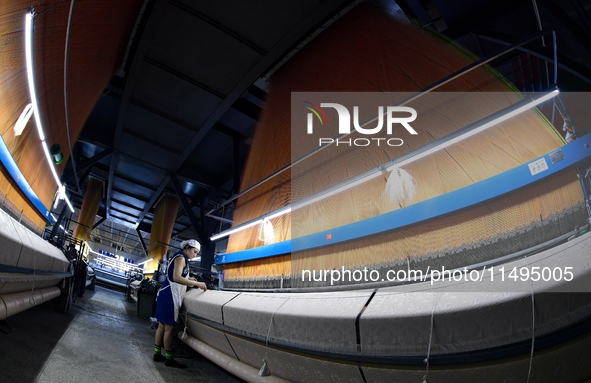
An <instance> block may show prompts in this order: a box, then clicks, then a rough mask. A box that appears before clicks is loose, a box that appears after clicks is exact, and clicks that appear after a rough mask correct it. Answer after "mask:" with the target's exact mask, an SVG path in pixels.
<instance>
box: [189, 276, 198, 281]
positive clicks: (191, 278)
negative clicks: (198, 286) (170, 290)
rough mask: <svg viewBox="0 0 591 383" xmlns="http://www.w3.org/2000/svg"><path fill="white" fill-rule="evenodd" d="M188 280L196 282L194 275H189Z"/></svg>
mask: <svg viewBox="0 0 591 383" xmlns="http://www.w3.org/2000/svg"><path fill="white" fill-rule="evenodd" d="M189 280H190V281H195V282H197V278H195V277H189Z"/></svg>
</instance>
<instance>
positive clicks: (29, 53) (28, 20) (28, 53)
mask: <svg viewBox="0 0 591 383" xmlns="http://www.w3.org/2000/svg"><path fill="white" fill-rule="evenodd" d="M34 17H35V15H34V14H33V11H32V10H30V11H29V12H27V14H26V15H25V60H26V64H27V82H28V83H29V95H30V97H31V105H32V108H33V115H34V116H35V124H36V125H37V133H38V134H39V139H40V140H41V146H43V151H44V152H45V158H46V159H47V163H48V164H49V168H50V169H51V173H52V174H53V178H54V179H55V182H56V184H57V187H58V188H60V187H61V186H62V183H61V181H60V178H59V176H58V175H57V171H56V170H55V165H54V164H53V161H52V160H51V154H49V148H48V147H47V142H46V141H45V133H44V132H43V125H42V124H41V117H40V113H39V105H38V104H37V93H36V92H35V76H34V73H33V18H34ZM63 197H64V200H65V201H66V203H67V204H68V207H69V208H70V210H71V211H72V213H73V212H74V208H73V207H72V203H71V202H70V200H69V199H68V197H67V196H66V195H65V194H64V195H63Z"/></svg>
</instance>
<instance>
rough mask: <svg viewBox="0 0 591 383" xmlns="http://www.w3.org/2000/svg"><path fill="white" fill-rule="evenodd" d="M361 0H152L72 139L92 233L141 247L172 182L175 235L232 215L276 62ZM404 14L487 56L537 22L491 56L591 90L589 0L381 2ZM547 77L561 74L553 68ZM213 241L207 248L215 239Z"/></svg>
mask: <svg viewBox="0 0 591 383" xmlns="http://www.w3.org/2000/svg"><path fill="white" fill-rule="evenodd" d="M360 2H361V1H350V0H347V1H343V0H322V1H318V0H297V1H291V0H290V1H215V2H195V1H189V0H171V1H166V0H148V1H146V2H145V3H144V6H143V7H142V10H141V12H140V14H139V15H138V19H137V23H136V26H135V30H134V32H133V34H132V36H131V39H130V41H129V44H128V47H127V53H126V55H125V59H124V62H123V63H122V65H121V69H120V70H119V71H118V72H117V73H116V74H115V75H114V76H113V78H112V80H111V81H110V83H109V84H108V85H107V87H106V88H105V90H104V92H103V94H102V96H101V98H100V99H99V101H98V103H97V104H96V106H95V108H94V110H93V112H92V113H91V115H90V116H89V118H88V120H87V122H86V125H85V127H84V129H83V131H82V133H81V135H80V137H78V141H77V142H76V144H75V146H74V153H73V154H74V155H73V161H72V160H70V162H69V163H68V165H67V167H66V171H65V173H64V175H63V176H62V180H63V181H65V182H67V186H68V190H69V191H70V192H72V193H74V195H73V199H72V200H73V204H74V206H75V207H76V208H78V209H80V207H81V204H82V196H81V195H79V194H78V193H75V192H76V191H77V190H78V187H77V186H78V185H76V182H79V183H80V185H79V186H80V187H81V189H82V190H83V189H84V185H85V182H86V180H87V179H88V176H89V175H90V176H94V177H96V178H100V179H102V180H104V181H105V193H104V198H103V201H102V204H101V207H100V209H99V213H98V217H97V224H96V225H95V232H93V235H95V236H98V237H100V238H103V239H108V240H109V241H111V242H116V243H118V244H120V245H121V246H125V247H127V248H128V249H134V251H136V252H139V253H142V252H141V246H139V243H138V239H139V238H138V236H141V237H142V239H145V238H146V235H147V234H149V233H150V229H151V224H152V219H153V211H154V210H153V209H154V206H155V204H156V203H157V201H158V200H159V198H160V197H161V196H162V194H163V193H165V192H169V193H171V194H175V195H177V196H178V197H179V200H180V202H181V209H180V210H179V212H178V214H177V218H176V223H175V225H174V229H173V237H174V238H178V239H184V238H190V237H196V238H198V239H199V240H200V241H201V242H202V243H204V244H205V245H206V247H208V248H209V249H210V252H211V254H213V245H210V244H209V239H208V238H209V237H210V236H211V235H212V234H213V233H216V232H218V231H220V230H222V229H226V228H228V227H229V225H230V224H231V219H232V212H233V207H232V203H231V201H232V200H233V196H235V195H236V194H237V193H239V192H240V190H239V185H240V178H241V170H242V168H243V166H244V162H245V158H246V156H247V154H248V149H249V144H250V141H251V138H252V135H253V131H254V129H255V128H256V124H257V120H258V118H259V116H260V115H261V113H263V112H264V105H265V99H266V98H267V96H268V95H267V85H268V80H269V78H271V79H272V73H273V72H274V71H275V70H277V68H279V67H280V66H281V64H282V63H283V62H285V61H286V60H288V59H289V57H291V56H292V55H294V54H297V51H298V50H299V49H301V48H302V47H304V46H305V45H306V43H307V42H308V41H309V40H310V39H312V38H314V37H315V35H317V34H318V33H321V31H322V30H323V29H324V28H330V24H331V23H333V22H335V21H337V20H338V19H339V18H340V17H341V16H342V15H343V14H345V13H346V12H347V11H348V10H350V9H352V8H353V7H355V6H357V5H358V4H359V3H360ZM375 3H376V4H378V5H379V6H381V7H383V8H384V9H385V10H386V11H387V12H390V13H392V14H393V15H395V16H396V17H398V18H400V19H401V20H403V21H407V22H412V23H414V24H416V25H418V26H420V27H426V28H432V29H435V30H437V31H439V32H441V33H443V34H444V35H446V36H447V37H449V38H450V39H451V40H453V41H456V42H457V43H459V44H461V45H462V46H464V47H466V48H467V49H469V50H470V51H472V52H473V53H474V54H475V55H476V56H478V57H486V56H489V55H492V54H494V53H495V52H498V51H501V50H503V49H505V48H507V46H510V45H511V44H514V43H516V42H518V41H521V40H523V39H525V38H528V37H531V36H532V35H535V34H536V33H538V32H540V30H541V29H543V30H545V31H551V30H554V31H555V32H556V44H554V42H553V39H552V34H551V33H550V34H547V35H545V37H544V38H543V39H542V38H537V39H535V41H533V42H532V43H530V44H527V45H525V46H524V47H523V48H521V49H518V50H514V51H512V52H511V53H509V54H507V55H504V56H502V57H500V58H498V59H495V60H493V61H491V63H490V64H491V65H492V66H493V67H494V68H495V69H497V70H498V71H499V72H500V73H502V74H503V75H505V77H506V78H507V79H508V80H509V81H511V82H513V83H514V84H515V85H516V86H517V87H518V88H519V89H520V90H521V91H524V92H530V91H537V90H542V89H544V88H546V87H547V86H548V85H551V84H549V83H551V82H552V80H549V77H548V76H547V75H546V73H545V67H546V62H550V63H551V62H553V60H554V45H555V46H556V52H557V61H558V63H559V71H558V79H559V81H558V86H559V87H560V89H561V90H562V91H585V90H588V89H589V88H591V44H589V41H590V40H591V23H590V21H589V19H590V15H591V1H590V0H570V1H569V0H562V1H559V0H534V1H531V0H527V1H526V0H497V1H473V0H453V1H451V0H399V1H397V2H394V1H388V0H380V1H375ZM550 77H552V76H550ZM208 245H210V246H208Z"/></svg>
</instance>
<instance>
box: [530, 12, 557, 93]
mask: <svg viewBox="0 0 591 383" xmlns="http://www.w3.org/2000/svg"><path fill="white" fill-rule="evenodd" d="M532 4H533V6H534V13H535V14H536V20H537V21H538V28H539V29H540V31H541V30H542V18H541V17H540V11H539V10H538V3H537V2H536V0H532ZM542 46H543V47H544V48H546V39H545V38H544V36H542ZM544 64H545V66H546V86H550V72H549V71H548V61H546V60H544ZM554 65H556V63H554Z"/></svg>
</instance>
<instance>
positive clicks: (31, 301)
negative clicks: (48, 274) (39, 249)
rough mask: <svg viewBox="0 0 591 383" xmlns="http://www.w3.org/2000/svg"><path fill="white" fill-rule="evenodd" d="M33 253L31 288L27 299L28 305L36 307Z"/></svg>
mask: <svg viewBox="0 0 591 383" xmlns="http://www.w3.org/2000/svg"><path fill="white" fill-rule="evenodd" d="M35 253H36V252H33V287H31V297H30V298H29V304H31V305H33V306H36V305H37V302H36V300H35V291H34V290H35Z"/></svg>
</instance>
